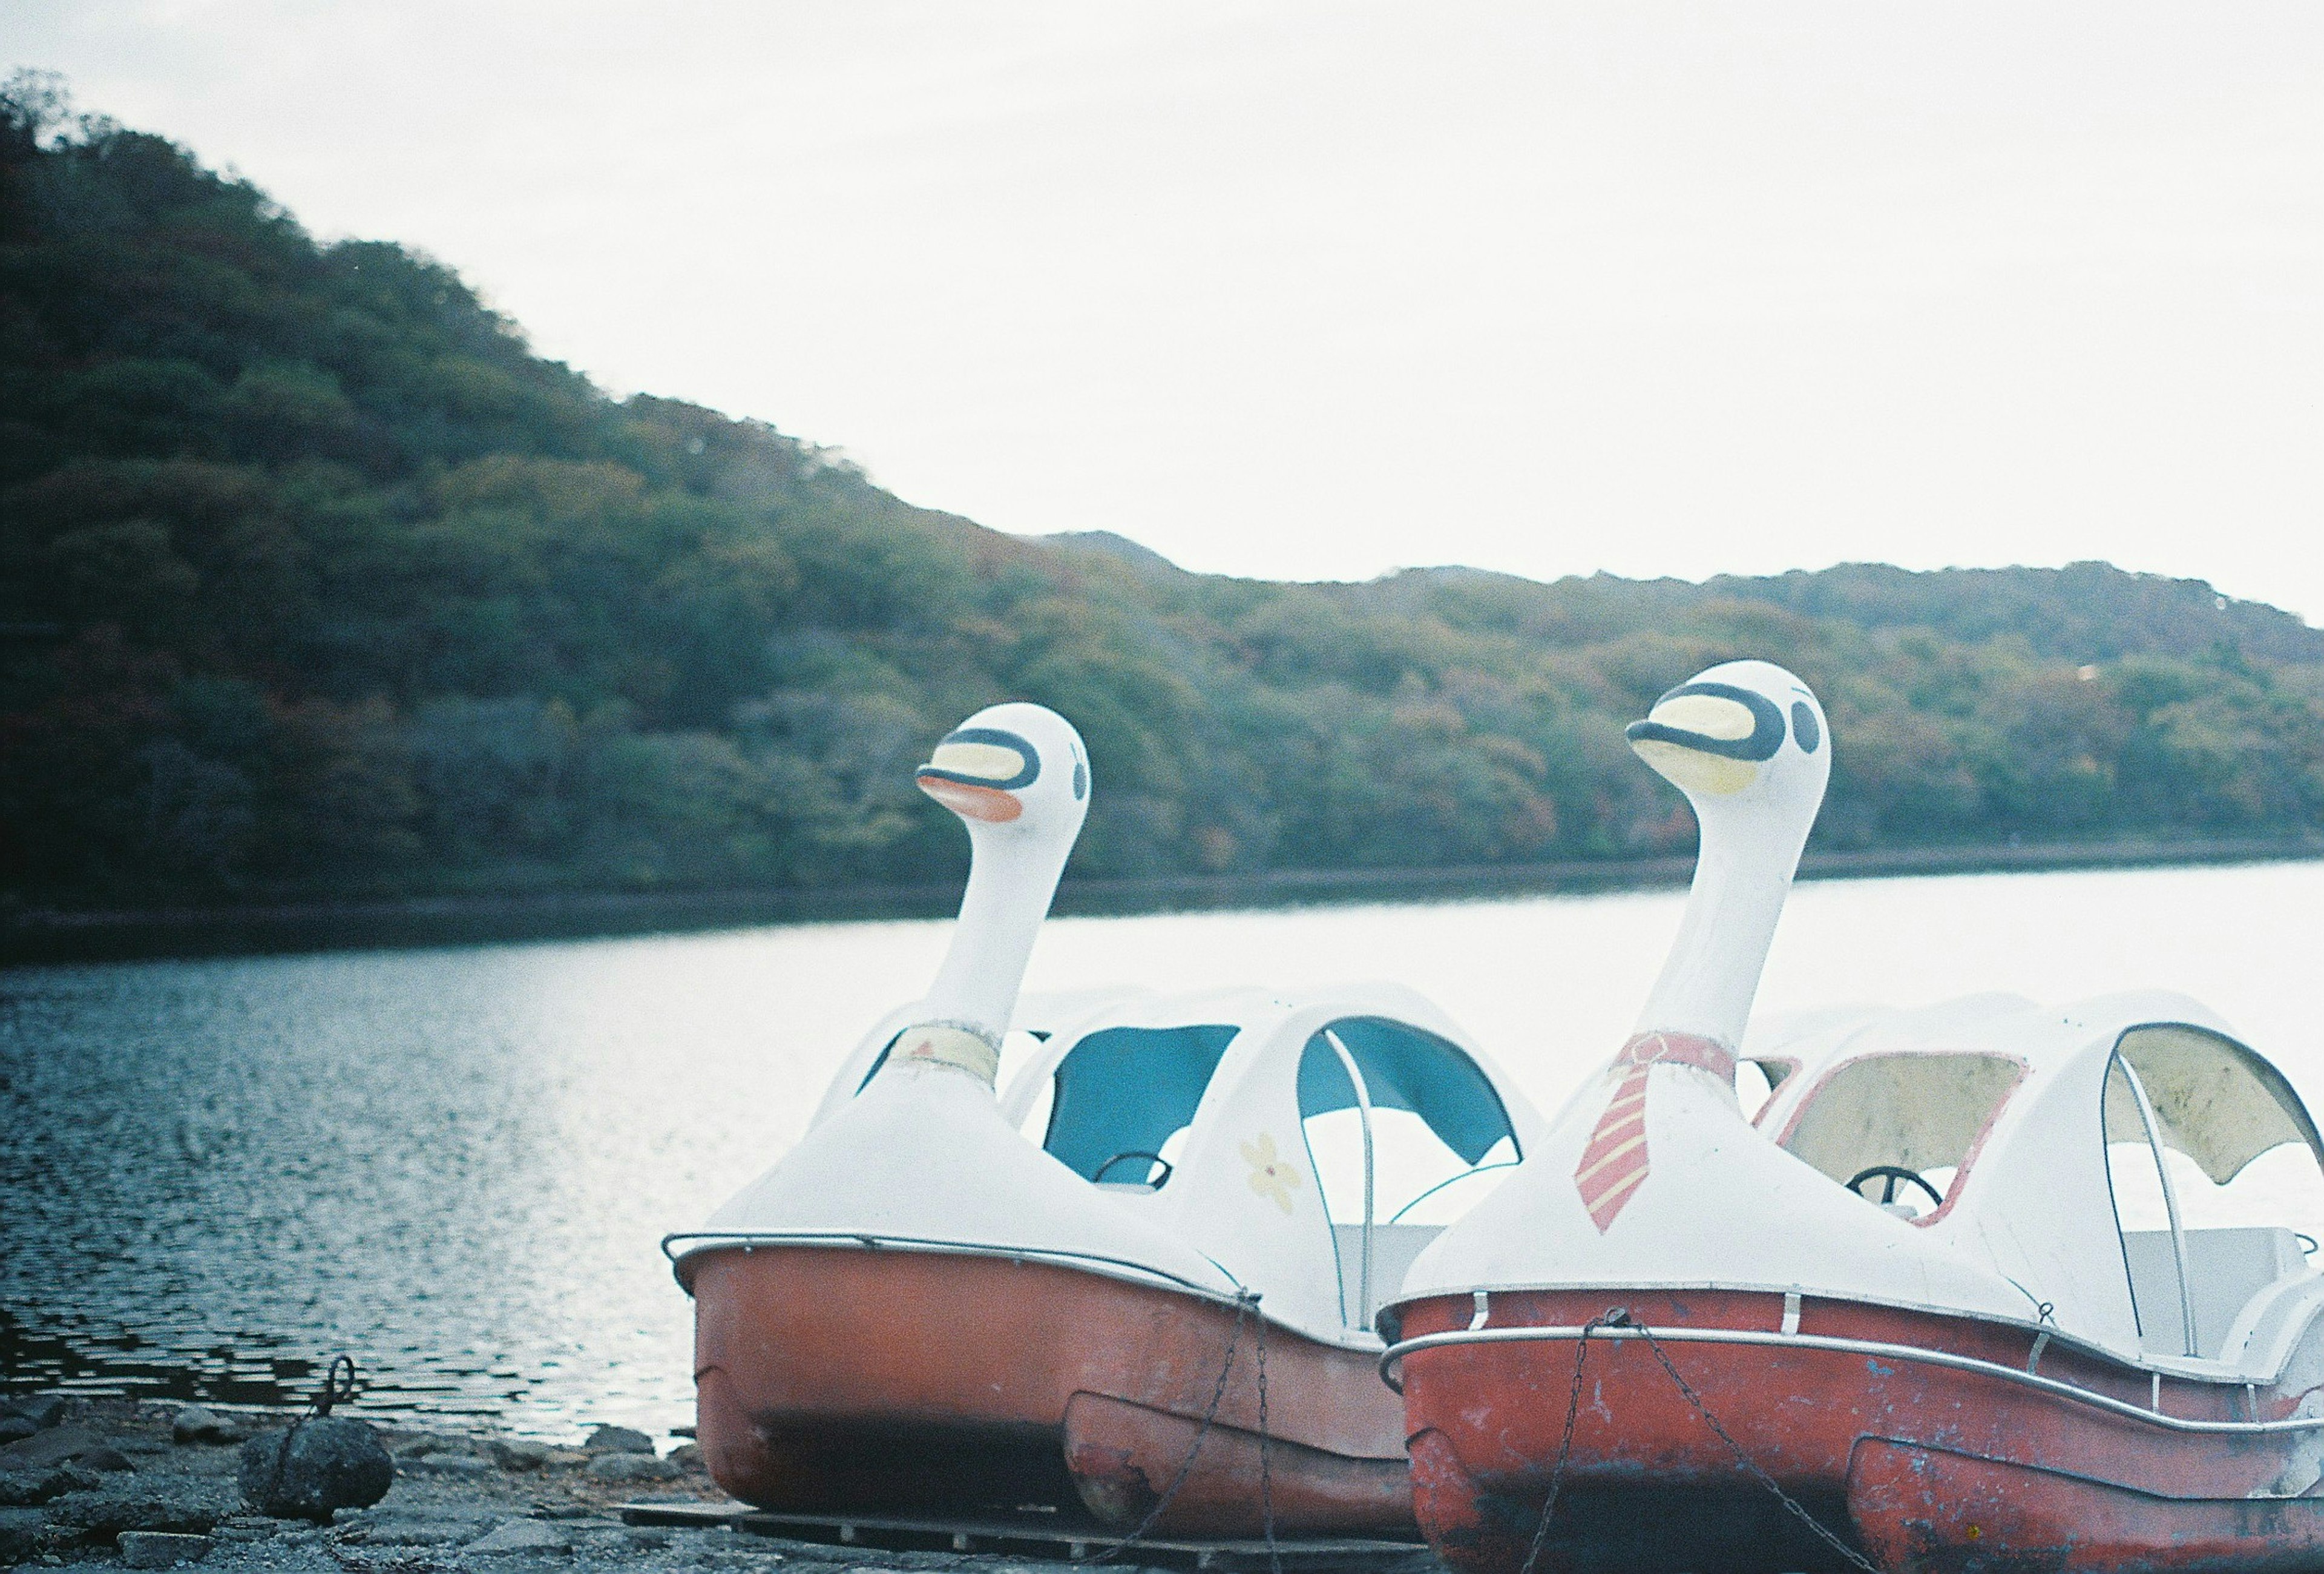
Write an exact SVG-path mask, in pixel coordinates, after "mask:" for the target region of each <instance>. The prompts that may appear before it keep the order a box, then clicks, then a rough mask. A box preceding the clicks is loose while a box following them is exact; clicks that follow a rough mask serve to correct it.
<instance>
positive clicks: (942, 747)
mask: <svg viewBox="0 0 2324 1574" xmlns="http://www.w3.org/2000/svg"><path fill="white" fill-rule="evenodd" d="M1040 774H1041V756H1040V755H1039V754H1038V753H1037V752H1036V751H1035V749H1034V747H1033V745H1031V744H1029V743H1027V742H1026V741H1025V740H1024V739H1023V738H1021V737H1019V736H1017V735H1016V734H1015V733H1013V732H1005V731H1003V730H1001V728H999V727H962V728H961V729H960V730H959V731H957V732H955V733H954V734H953V735H952V736H949V737H947V738H945V740H944V742H942V743H940V744H938V745H936V753H934V754H933V755H929V756H928V763H927V764H925V765H922V766H921V767H920V768H919V771H918V773H917V774H916V775H915V776H914V778H913V779H914V780H915V781H916V782H918V785H919V789H920V791H921V792H925V793H927V795H928V796H929V797H931V798H933V799H935V800H936V801H937V802H938V803H941V804H943V805H944V806H945V808H946V809H949V810H952V811H953V812H954V814H957V815H959V816H960V817H961V818H962V819H974V820H982V821H983V822H984V823H985V824H987V825H1004V824H1006V823H1008V822H1009V821H1010V820H1012V819H1017V818H1018V817H1019V815H1021V814H1023V813H1024V812H1025V801H1024V800H1023V799H1021V798H1019V797H1018V796H1017V789H1019V788H1020V787H1028V786H1030V785H1031V784H1032V783H1033V782H1034V781H1035V779H1037V777H1038V776H1039V775H1040Z"/></svg>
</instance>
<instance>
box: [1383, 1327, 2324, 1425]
mask: <svg viewBox="0 0 2324 1574" xmlns="http://www.w3.org/2000/svg"><path fill="white" fill-rule="evenodd" d="M1588 1332H1589V1337H1590V1338H1592V1339H1638V1338H1646V1335H1647V1334H1648V1333H1649V1332H1651V1333H1652V1334H1653V1335H1654V1337H1655V1338H1657V1339H1660V1340H1662V1341H1664V1342H1665V1343H1666V1344H1697V1345H1767V1346H1773V1347H1777V1348H1781V1349H1793V1350H1831V1351H1834V1352H1836V1353H1838V1354H1840V1355H1844V1356H1875V1357H1877V1358H1878V1359H1881V1360H1885V1361H1918V1362H1920V1363H1922V1364H1923V1365H1924V1366H1944V1367H1947V1368H1950V1370H1953V1371H1956V1372H1974V1373H1976V1374H1978V1375H1980V1376H1985V1377H1998V1378H2001V1379H2003V1380H2005V1381H2006V1382H2010V1383H2016V1384H2023V1385H2024V1386H2025V1387H2028V1388H2032V1389H2035V1390H2038V1391H2039V1392H2041V1393H2047V1394H2050V1395H2051V1396H2052V1397H2053V1398H2058V1399H2065V1400H2070V1401H2072V1402H2073V1403H2078V1404H2087V1405H2089V1406H2091V1407H2092V1408H2093V1409H2097V1410H2103V1411H2106V1412H2109V1413H2111V1414H2115V1415H2120V1416H2125V1417H2127V1418H2128V1419H2130V1420H2132V1421H2145V1422H2148V1423H2149V1424H2151V1425H2153V1426H2159V1427H2162V1428H2163V1429H2165V1430H2169V1431H2174V1432H2223V1433H2228V1434H2232V1435H2236V1436H2251V1435H2254V1434H2258V1433H2271V1432H2303V1431H2317V1430H2324V1415H2311V1416H2287V1417H2286V1418H2284V1419H2283V1420H2282V1421H2196V1420H2191V1419H2189V1418H2186V1417H2181V1416H2175V1415H2165V1414H2163V1412H2162V1411H2160V1410H2144V1409H2141V1408H2140V1407H2139V1406H2137V1405H2135V1404H2132V1403H2128V1402H2127V1401H2125V1400H2120V1399H2116V1398H2115V1397H2113V1396H2112V1395H2111V1394H2105V1393H2094V1392H2092V1391H2091V1390H2089V1389H2087V1388H2080V1387H2077V1386H2075V1385H2074V1384H2070V1383H2061V1382H2059V1381H2058V1380H2057V1379H2056V1378H2054V1377H2043V1376H2042V1375H2039V1374H2036V1373H2032V1372H2022V1371H2020V1370H2018V1369H2017V1368H2016V1367H2015V1366H2002V1365H2001V1364H2000V1363H1999V1362H1997V1361H1987V1360H1982V1359H1979V1358H1978V1356H1957V1355H1954V1354H1953V1353H1952V1352H1951V1351H1950V1350H1932V1349H1928V1348H1926V1347H1923V1346H1919V1345H1892V1344H1886V1343H1884V1342H1881V1341H1879V1340H1875V1339H1849V1338H1837V1337H1835V1336H1833V1335H1830V1334H1781V1333H1769V1332H1766V1331H1765V1330H1762V1329H1694V1328H1658V1329H1638V1328H1620V1327H1609V1326H1607V1325H1604V1324H1600V1325H1599V1326H1598V1327H1596V1328H1592V1329H1589V1330H1588ZM1582 1334H1583V1330H1582V1329H1580V1328H1498V1329H1496V1328H1485V1329H1452V1330H1450V1331H1448V1332H1445V1333H1441V1334H1423V1335H1421V1336H1420V1337H1419V1338H1412V1339H1404V1340H1400V1341H1399V1342H1397V1343H1396V1344H1393V1345H1390V1346H1389V1347H1388V1348H1387V1350H1385V1351H1384V1352H1382V1354H1381V1356H1380V1358H1379V1374H1380V1381H1382V1382H1383V1383H1386V1384H1388V1386H1389V1387H1390V1388H1392V1389H1394V1390H1395V1391H1396V1392H1397V1393H1403V1392H1404V1384H1402V1383H1401V1382H1399V1381H1398V1380H1397V1375H1396V1373H1395V1372H1394V1371H1393V1370H1392V1368H1393V1367H1394V1366H1395V1365H1396V1363H1397V1362H1398V1361H1401V1360H1402V1359H1404V1357H1405V1356H1408V1355H1410V1354H1412V1353H1413V1352H1414V1351H1415V1350H1433V1349H1438V1348H1441V1347H1444V1346H1447V1345H1486V1344H1515V1343H1523V1342H1525V1341H1527V1340H1541V1341H1557V1342H1563V1341H1566V1340H1572V1339H1579V1338H1582ZM2157 1375H2158V1376H2159V1375H2160V1374H2157Z"/></svg>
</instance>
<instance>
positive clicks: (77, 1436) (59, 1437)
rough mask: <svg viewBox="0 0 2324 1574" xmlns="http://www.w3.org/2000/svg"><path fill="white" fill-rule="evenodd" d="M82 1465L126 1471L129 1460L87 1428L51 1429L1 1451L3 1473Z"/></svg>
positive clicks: (0, 1467)
mask: <svg viewBox="0 0 2324 1574" xmlns="http://www.w3.org/2000/svg"><path fill="white" fill-rule="evenodd" d="M66 1464H79V1465H84V1466H87V1467H88V1468H90V1469H92V1470H126V1469H128V1468H130V1464H129V1459H128V1457H127V1456H126V1455H124V1454H123V1453H122V1452H121V1450H120V1449H116V1448H115V1447H113V1446H112V1445H111V1444H110V1443H108V1442H106V1440H105V1439H104V1437H103V1436H101V1435H100V1434H98V1433H97V1432H95V1431H92V1430H89V1429H88V1428H87V1427H66V1426H60V1427H51V1428H50V1429H49V1430H46V1431H42V1432H36V1433H34V1434H33V1435H32V1436H31V1437H29V1438H24V1439H23V1440H19V1441H17V1442H13V1443H10V1444H9V1445H8V1446H7V1447H5V1448H0V1474H5V1475H11V1476H13V1475H16V1474H19V1473H22V1472H25V1471H41V1470H47V1469H49V1468H52V1467H54V1466H58V1465H66Z"/></svg>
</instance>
